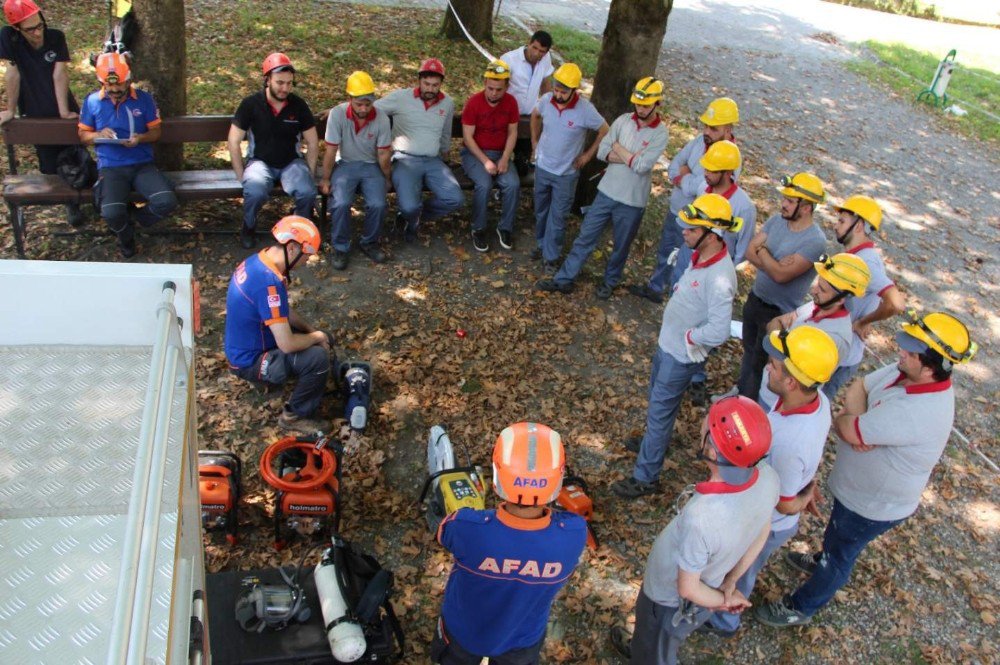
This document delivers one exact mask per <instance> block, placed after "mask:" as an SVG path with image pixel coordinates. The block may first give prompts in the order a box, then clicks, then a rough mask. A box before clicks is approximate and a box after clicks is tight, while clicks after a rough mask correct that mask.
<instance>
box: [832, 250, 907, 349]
mask: <svg viewBox="0 0 1000 665" xmlns="http://www.w3.org/2000/svg"><path fill="white" fill-rule="evenodd" d="M849 251H850V253H851V254H855V255H857V256H858V257H860V258H861V260H862V261H864V262H865V265H867V266H868V272H869V273H871V276H872V277H871V281H869V282H868V288H867V289H865V294H864V295H863V296H861V297H860V298H848V299H847V303H846V305H845V306H846V307H847V311H849V312H850V313H851V319H852V320H854V321H857V320H858V319H860V318H862V317H865V316H868V315H869V314H871V313H872V312H874V311H875V310H876V309H878V306H879V304H880V303H881V302H882V294H883V293H885V292H886V290H888V289H889V287H891V286H895V285H896V283H895V282H893V281H892V279H891V278H890V277H889V275H888V273H886V270H885V263H884V262H883V261H882V255H881V254H879V251H878V250H877V249H875V243H873V242H866V243H863V244H861V245H858V246H857V247H855V248H854V249H852V250H849ZM864 355H865V344H864V342H863V341H861V338H860V337H858V336H857V335H853V334H852V336H851V350H850V352H849V353H848V355H847V358H846V359H844V362H842V363H841V364H843V365H846V366H848V367H853V366H854V365H857V364H858V363H860V362H861V359H862V358H863V357H864Z"/></svg>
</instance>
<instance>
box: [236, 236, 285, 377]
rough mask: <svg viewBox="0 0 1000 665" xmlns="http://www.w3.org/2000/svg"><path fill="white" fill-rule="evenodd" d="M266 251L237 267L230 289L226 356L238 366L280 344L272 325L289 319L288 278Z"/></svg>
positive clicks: (242, 366) (239, 367)
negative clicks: (269, 260) (276, 340)
mask: <svg viewBox="0 0 1000 665" xmlns="http://www.w3.org/2000/svg"><path fill="white" fill-rule="evenodd" d="M265 251H267V250H261V251H260V252H259V253H257V254H254V255H253V256H250V257H248V258H247V259H246V260H245V261H244V262H243V263H241V264H240V265H239V266H238V267H237V268H236V272H234V273H233V276H232V278H230V280H229V289H228V291H227V292H226V333H225V347H226V358H228V359H229V364H230V366H231V367H234V368H237V369H242V368H245V367H250V366H251V365H253V363H254V361H255V360H256V359H257V358H258V356H260V354H262V353H264V352H265V351H270V350H271V349H273V348H275V347H277V343H276V342H275V341H274V335H273V334H272V333H271V329H270V328H269V327H268V326H271V325H273V324H275V323H282V322H285V321H288V309H289V305H288V291H287V290H286V288H285V280H284V278H282V276H281V273H280V272H279V271H278V269H277V268H276V267H275V266H274V265H273V264H271V263H270V262H268V261H267V260H266V258H265V254H264V252H265Z"/></svg>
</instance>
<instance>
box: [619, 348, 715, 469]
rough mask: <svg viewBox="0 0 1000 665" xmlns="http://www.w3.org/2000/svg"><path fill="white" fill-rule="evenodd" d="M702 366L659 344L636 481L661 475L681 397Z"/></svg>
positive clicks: (654, 362) (654, 361)
mask: <svg viewBox="0 0 1000 665" xmlns="http://www.w3.org/2000/svg"><path fill="white" fill-rule="evenodd" d="M700 367H701V363H682V362H680V361H679V360H677V359H676V358H674V357H673V356H672V355H670V354H669V353H667V352H666V351H664V350H663V349H661V348H660V347H659V345H657V347H656V355H655V356H654V357H653V371H652V373H651V374H650V377H649V407H648V408H647V410H646V433H645V434H644V435H643V437H642V446H641V447H640V448H639V456H638V457H637V458H636V460H635V469H634V470H633V471H632V475H633V477H635V479H636V480H638V481H640V482H643V483H651V482H654V481H656V479H657V478H659V477H660V470H661V469H662V468H663V458H664V457H666V454H667V448H669V447H670V439H671V437H672V436H673V432H674V421H675V420H676V419H677V411H678V410H679V409H680V406H681V398H682V397H683V396H684V391H685V390H687V387H688V384H690V383H691V377H693V376H694V375H695V373H696V372H697V371H698V369H699V368H700Z"/></svg>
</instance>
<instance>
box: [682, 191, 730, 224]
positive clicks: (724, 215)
mask: <svg viewBox="0 0 1000 665" xmlns="http://www.w3.org/2000/svg"><path fill="white" fill-rule="evenodd" d="M677 219H678V220H679V224H680V225H681V227H684V226H701V227H704V228H706V229H711V230H713V231H717V232H721V231H729V232H730V233H736V232H737V231H739V230H740V229H742V228H743V218H742V217H733V207H732V206H731V205H729V200H728V199H727V198H726V197H725V196H722V195H720V194H702V195H701V196H699V197H698V198H696V199H695V200H694V202H693V203H691V205H687V206H684V207H683V208H681V209H680V210H679V211H678V212H677Z"/></svg>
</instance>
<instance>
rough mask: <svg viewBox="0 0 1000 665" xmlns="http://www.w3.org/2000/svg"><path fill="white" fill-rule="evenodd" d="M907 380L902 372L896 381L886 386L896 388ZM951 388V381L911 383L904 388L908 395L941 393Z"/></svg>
mask: <svg viewBox="0 0 1000 665" xmlns="http://www.w3.org/2000/svg"><path fill="white" fill-rule="evenodd" d="M904 379H906V375H905V374H903V373H902V372H900V373H899V376H897V377H896V380H895V381H893V382H892V383H890V384H889V385H887V386H886V388H895V387H896V386H898V385H899V384H900V383H902V382H903V380H904ZM948 388H951V379H945V380H944V381H934V382H933V383H911V384H909V385H906V386H903V389H904V390H905V391H906V394H907V395H923V394H926V393H939V392H942V391H944V390H948Z"/></svg>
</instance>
